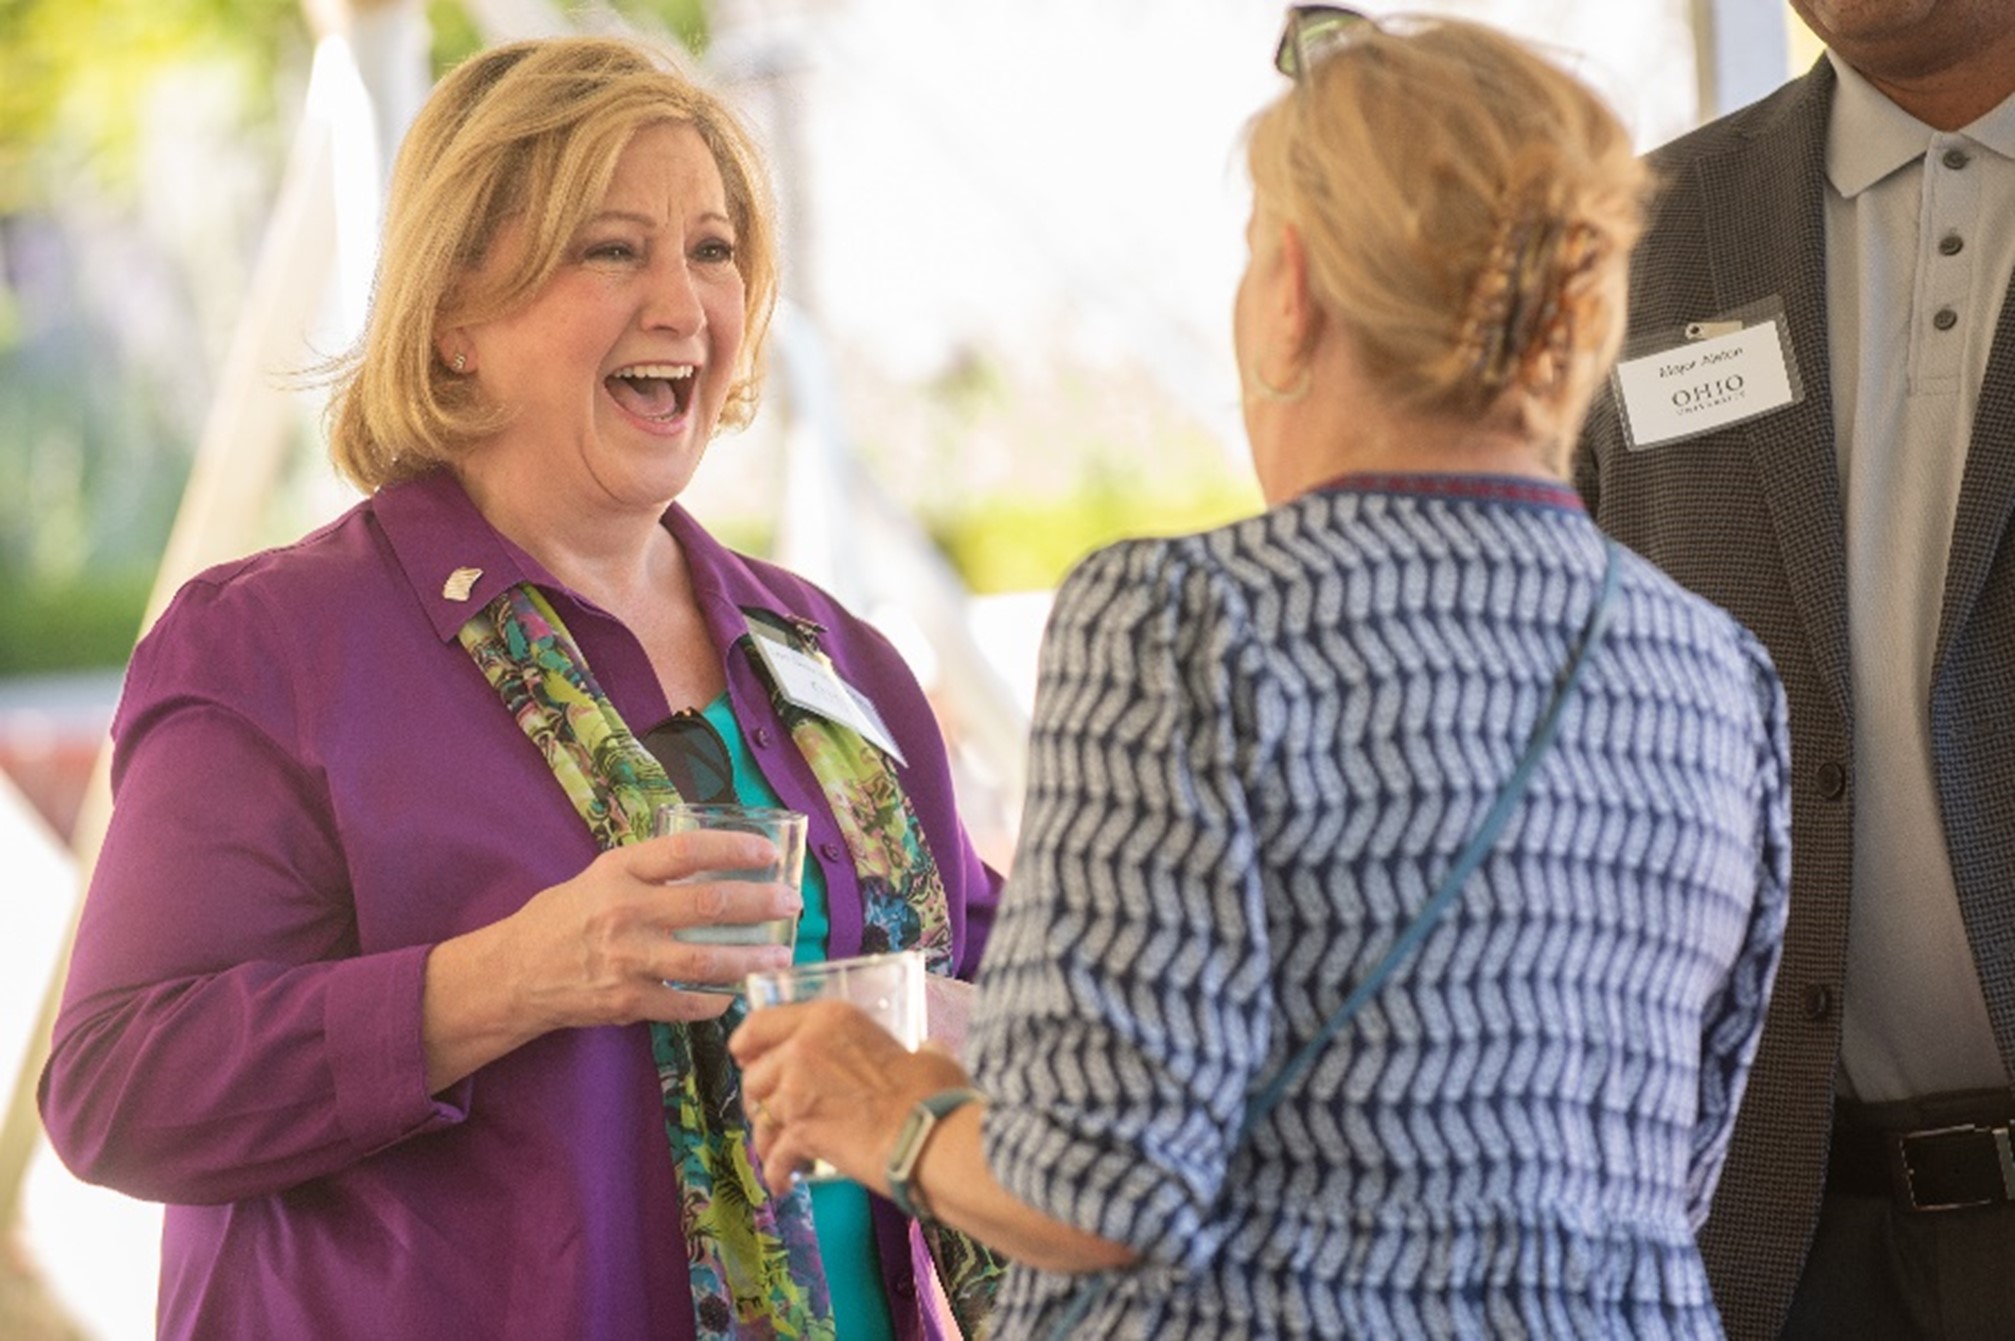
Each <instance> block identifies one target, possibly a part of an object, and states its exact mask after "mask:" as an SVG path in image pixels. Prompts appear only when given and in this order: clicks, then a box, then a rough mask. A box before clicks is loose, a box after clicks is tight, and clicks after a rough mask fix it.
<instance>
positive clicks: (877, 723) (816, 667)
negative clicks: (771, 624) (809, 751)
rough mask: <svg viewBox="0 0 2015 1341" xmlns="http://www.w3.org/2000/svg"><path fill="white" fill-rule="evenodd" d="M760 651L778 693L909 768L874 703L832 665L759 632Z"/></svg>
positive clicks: (757, 636) (756, 640)
mask: <svg viewBox="0 0 2015 1341" xmlns="http://www.w3.org/2000/svg"><path fill="white" fill-rule="evenodd" d="M755 644H756V651H757V652H758V653H759V654H760V655H761V656H762V658H763V662H764V664H765V665H767V666H768V667H769V668H770V675H771V677H772V678H773V679H774V680H775V681H776V684H777V692H779V693H781V694H782V695H783V696H784V697H785V698H786V699H788V700H790V701H791V702H792V703H795V704H797V706H799V707H800V708H803V709H804V710H805V711H806V712H815V713H817V714H818V715H819V716H821V717H823V718H825V719H826V720H827V721H829V722H838V723H839V724H840V725H841V726H845V727H851V728H852V729H853V730H854V731H856V732H858V733H860V735H861V737H862V739H864V740H866V741H868V742H869V743H870V744H872V745H874V746H875V747H876V748H878V749H880V750H881V751H882V753H884V754H886V755H888V756H889V757H890V758H891V759H894V760H895V761H896V762H897V763H899V764H903V765H907V764H908V763H909V760H907V759H905V758H903V752H902V751H901V750H899V749H897V748H896V742H895V737H894V736H893V735H891V734H890V733H889V729H888V727H887V726H886V725H885V724H884V723H883V722H882V719H881V714H880V713H878V712H876V711H875V707H874V704H873V703H872V702H870V701H869V700H868V699H867V697H866V696H865V695H863V694H861V693H860V692H859V691H858V690H856V689H855V688H854V687H853V686H852V685H850V684H848V683H846V682H845V681H844V680H842V679H840V677H839V674H838V672H836V671H835V670H833V668H832V663H830V662H828V661H824V660H821V659H820V658H818V657H814V656H808V655H806V654H805V653H803V652H800V651H798V649H797V648H795V647H791V646H789V645H788V644H786V643H782V642H779V641H778V640H776V639H775V638H771V637H766V636H764V635H763V634H762V633H760V632H758V633H757V634H756V638H755Z"/></svg>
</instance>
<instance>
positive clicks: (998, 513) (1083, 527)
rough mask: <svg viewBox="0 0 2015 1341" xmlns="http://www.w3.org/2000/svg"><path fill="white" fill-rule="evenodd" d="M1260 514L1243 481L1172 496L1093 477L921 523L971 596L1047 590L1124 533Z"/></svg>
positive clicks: (1202, 525) (1201, 526) (1160, 531)
mask: <svg viewBox="0 0 2015 1341" xmlns="http://www.w3.org/2000/svg"><path fill="white" fill-rule="evenodd" d="M1258 510H1259V500H1258V497H1257V495H1256V492H1255V491H1254V490H1253V488H1252V487H1251V486H1250V485H1249V484H1242V483H1235V482H1233V481H1231V480H1229V479H1215V480H1201V481H1198V482H1197V483H1196V484H1195V485H1194V486H1192V487H1189V488H1186V489H1181V490H1176V491H1167V490H1163V491H1152V492H1149V491H1143V490H1142V489H1141V488H1140V486H1139V482H1138V481H1130V480H1125V479H1121V478H1118V477H1117V476H1114V475H1112V474H1109V473H1106V472H1096V473H1094V474H1093V475H1092V477H1091V478H1090V479H1089V480H1088V481H1087V482H1086V483H1085V484H1084V486H1083V487H1082V488H1081V489H1079V490H1078V491H1076V492H1074V493H1070V494H1065V495H1062V496H1055V495H1050V496H1043V497H1034V496H1029V495H1019V496H1017V495H994V496H992V497H989V498H985V499H982V500H978V501H977V502H976V503H975V504H974V505H973V506H972V507H970V508H962V509H959V510H957V511H954V512H948V513H940V514H938V515H936V516H933V517H930V518H928V519H927V520H926V522H925V526H926V528H927V529H928V530H929V532H930V535H931V538H932V539H933V540H934V541H936V542H937V545H938V547H939V548H940V549H942V550H943V551H944V552H945V554H946V555H948V556H949V557H950V559H951V562H952V566H953V567H954V568H956V569H957V570H958V571H959V574H960V575H961V576H962V577H963V578H964V579H965V582H966V585H967V586H968V587H970V588H971V589H972V590H973V591H974V592H976V593H980V594H987V593H993V592H1005V591H1046V590H1048V589H1050V588H1052V587H1054V586H1056V585H1057V583H1059V582H1060V581H1062V580H1063V576H1064V574H1065V573H1067V572H1069V571H1070V569H1071V566H1072V565H1074V564H1075V563H1076V562H1077V561H1078V560H1079V559H1082V558H1083V557H1084V556H1085V555H1087V554H1089V553H1090V552H1091V551H1092V550H1094V549H1096V548H1098V547H1099V546H1101V545H1107V544H1111V543H1112V542H1113V541H1115V540H1119V539H1123V538H1125V537H1127V536H1141V535H1174V534H1178V533H1181V532H1184V531H1201V530H1205V529H1208V528H1210V527H1213V526H1219V525H1222V524H1224V523H1225V522H1229V521H1234V520H1236V519H1237V518H1240V517H1249V516H1251V515H1253V513H1255V512H1257V511H1258Z"/></svg>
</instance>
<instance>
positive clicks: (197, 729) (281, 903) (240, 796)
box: [39, 583, 466, 1203]
mask: <svg viewBox="0 0 2015 1341" xmlns="http://www.w3.org/2000/svg"><path fill="white" fill-rule="evenodd" d="M361 654H362V652H361V651H360V655H361ZM298 673H302V672H301V670H300V668H298V667H294V666H292V665H291V664H290V663H289V659H288V657H287V653H286V643H285V639H284V638H283V637H281V636H280V635H279V633H278V632H277V626H276V625H275V624H274V623H273V622H272V621H270V620H266V619H263V618H261V617H260V612H259V611H258V610H257V609H256V607H255V606H253V605H251V604H250V602H249V601H247V600H246V599H243V598H234V597H232V596H230V595H228V594H225V593H220V592H219V590H218V589H216V588H212V587H209V586H206V585H204V584H200V583H199V584H192V586H191V587H189V588H185V589H184V591H183V593H182V594H181V595H180V596H179V597H178V598H177V600H176V602H175V603H174V604H173V605H172V606H171V607H170V608H169V610H168V611H167V612H166V613H165V614H164V615H163V617H162V619H161V621H160V623H159V624H158V625H157V626H156V628H155V630H154V632H153V633H151V634H150V635H149V637H148V638H147V640H146V641H145V642H143V643H142V644H141V646H140V647H139V648H138V649H137V650H136V652H135V654H134V658H133V662H132V665H131V667H130V669H129V671H128V676H127V685H126V690H125V694H124V696H123V698H122V701H121V705H120V709H119V713H118V716H117V719H116V720H115V723H114V755H113V759H114V764H113V770H114V773H113V778H114V780H113V786H114V792H113V795H114V808H113V814H112V820H111V824H110V827H109V829H108V831H107V833H106V837H105V842H104V846H103V849H102V851H101V853H100V855H99V859H98V862H97V865H96V867H95V869H94V872H93V875H92V880H91V887H90V890H89V893H88V895H87V898H86V902H85V908H84V913H83V917H82V921H81V923H80V926H79V929H78V938H77V944H76V948H75V951H74V953H73V956H72V960H71V965H70V971H69V978H68V981H67V984H66V988H65V992H64V998H63V1004H62V1008H61V1011H60V1014H59V1016H58V1019H57V1023H56V1030H55V1037H54V1041H53V1047H52V1052H51V1056H50V1060H49V1062H48V1064H47V1066H46V1067H45V1069H44V1071H43V1075H42V1079H41V1086H40V1091H39V1098H40V1103H41V1110H42V1116H43V1121H44V1125H45V1126H46V1128H47V1130H48V1133H49V1137H50V1140H51V1142H52V1143H53V1145H54V1146H55V1148H56V1150H57V1152H58V1153H59V1154H60V1155H61V1156H62V1158H63V1160H64V1162H65V1163H66V1164H68V1165H69V1166H70V1167H71V1169H73V1170H74V1171H75V1172H76V1173H77V1174H78V1175H79V1176H81V1177H83V1178H85V1179H87V1180H89V1181H92V1182H96V1183H102V1184H105V1185H107V1186H111V1187H115V1188H118V1189H120V1190H121V1191H124V1192H127V1193H130V1194H132V1195H135V1196H140V1197H146V1198H151V1199H155V1200H162V1201H174V1202H184V1203H204V1202H223V1201H231V1200H237V1199H240V1198H243V1197H247V1196H252V1195H258V1194H262V1193H267V1192H273V1191H277V1190H280V1189H283V1188H287V1187H291V1186H294V1185H296V1184H298V1183H301V1182H303V1181H306V1180H308V1179H311V1178H314V1177H317V1176H320V1175H323V1174H327V1173H330V1172H333V1171H335V1170H337V1169H340V1168H342V1167H344V1166H346V1165H348V1164H350V1163H353V1162H354V1161H356V1160H359V1159H362V1158H364V1157H365V1156H367V1155H370V1154H371V1153H373V1152H375V1151H377V1150H380V1149H383V1148H384V1147H386V1146H388V1145H391V1144H394V1143H396V1142H398V1141H401V1140H404V1139H406V1138H408V1137H410V1136H412V1135H415V1134H417V1133H419V1132H423V1131H427V1130H431V1129H434V1128H436V1127H440V1126H443V1125H448V1124H451V1123H453V1122H456V1121H459V1120H460V1118H461V1117H462V1116H464V1114H465V1109H464V1107H463V1100H464V1099H465V1098H466V1090H465V1088H463V1087H458V1088H457V1090H455V1091H451V1092H450V1096H449V1098H448V1099H445V1100H436V1099H435V1098H434V1097H432V1096H430V1095H428V1094H427V1092H426V1081H425V1074H426V1073H425V1057H424V1051H423V1047H422V1041H421V1034H420V996H421V988H422V978H423V973H424V970H425V959H426V953H427V947H425V946H414V947H410V948H405V949H400V950H396V951H389V952H386V953H382V954H374V955H370V956H360V955H359V954H358V953H357V935H356V928H355V917H354V912H353V909H352V905H351V901H350V897H349V891H348V885H347V881H346V878H345V869H344V862H343V856H342V851H341V848H340V844H339V842H338V839H337V836H336V834H335V833H334V831H333V824H332V821H331V818H330V806H329V802H328V798H327V795H326V792H325V789H324V788H323V786H322V784H321V781H320V776H319V773H318V772H317V770H316V769H315V768H314V766H313V765H312V763H311V762H309V761H308V760H306V759H304V758H303V750H302V748H301V747H300V745H299V743H298V742H297V740H296V739H294V735H293V733H294V731H295V729H296V728H295V724H294V723H293V722H292V721H291V718H290V712H289V708H290V702H291V697H290V692H289V684H288V677H289V676H290V675H292V674H298ZM326 673H330V674H334V673H339V672H338V671H337V670H336V669H334V668H331V669H329V670H328V671H327V672H326Z"/></svg>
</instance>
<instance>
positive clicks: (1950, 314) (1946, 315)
mask: <svg viewBox="0 0 2015 1341" xmlns="http://www.w3.org/2000/svg"><path fill="white" fill-rule="evenodd" d="M1931 324H1932V325H1933V326H1936V327H1937V328H1938V329H1939V330H1941V331H1949V330H1951V329H1952V328H1953V327H1954V326H1957V325H1958V324H1959V314H1958V313H1957V312H1954V311H1953V310H1952V309H1951V308H1949V307H1941V308H1939V309H1938V312H1937V314H1936V315H1935V316H1933V317H1932V318H1931Z"/></svg>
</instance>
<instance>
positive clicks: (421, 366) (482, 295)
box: [329, 37, 777, 493]
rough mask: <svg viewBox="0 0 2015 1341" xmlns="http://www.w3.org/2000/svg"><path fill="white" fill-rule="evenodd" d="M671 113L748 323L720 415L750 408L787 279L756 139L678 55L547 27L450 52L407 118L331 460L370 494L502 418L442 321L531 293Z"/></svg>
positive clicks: (335, 405)
mask: <svg viewBox="0 0 2015 1341" xmlns="http://www.w3.org/2000/svg"><path fill="white" fill-rule="evenodd" d="M664 121H676V122H681V123H684V124H687V125H690V126H692V127H693V128H694V129H695V130H696V131H698V132H699V135H700V138H701V139H702V140H703V141H704V142H705V143H706V145H707V147H708V149H709V150H710V151H711V152H712V154H713V158H714V164H715V167H716V168H717V169H718V170H719V172H720V174H721V183H722V186H723V187H724V188H725V191H726V195H727V205H728V213H729V216H730V218H731V219H732V221H733V224H734V230H735V267H736V269H737V270H738V271H739V272H740V273H741V278H742V284H743V293H744V297H743V302H744V305H745V312H744V317H745V331H746V334H745V336H744V339H743V342H742V348H741V354H740V360H739V366H738V368H737V370H736V375H735V380H734V382H733V384H732V385H731V386H730V388H729V391H728V398H727V403H726V405H725V406H724V408H723V409H722V412H721V424H723V425H725V426H728V427H740V426H742V425H743V424H746V423H747V422H748V420H749V418H750V417H751V416H752V415H753V414H754V413H755V407H756V401H757V397H758V395H759V392H760V389H761V378H762V366H763V364H762V346H763V338H764V336H765V334H766V332H767V330H768V326H769V318H770V313H771V311H772V309H773V308H774V306H775V302H776V291H777V252H776V227H775V222H774V209H773V206H772V204H771V201H770V197H769V190H768V185H767V178H766V175H765V173H764V170H763V167H762V161H761V158H760V156H759V154H758V153H757V151H756V147H755V144H754V142H753V141H752V140H751V138H750V136H749V134H748V132H747V131H746V130H744V129H743V128H742V126H741V125H740V124H739V123H738V122H737V121H736V119H735V117H734V116H733V115H732V114H731V113H730V112H729V110H728V109H727V107H726V105H725V104H723V103H722V102H721V101H720V100H719V99H718V98H716V97H714V96H713V95H712V94H710V93H708V92H707V91H706V90H704V89H702V88H700V87H698V86H697V85H695V84H694V83H693V81H692V80H691V79H690V78H688V77H687V76H685V75H683V74H681V73H680V72H679V70H678V68H677V65H676V63H675V61H674V60H673V59H672V58H671V56H670V55H669V53H668V52H664V51H660V50H658V49H656V48H654V47H652V46H649V45H647V44H645V43H643V42H640V41H638V40H635V39H630V38H616V37H558V38H540V39H535V40H532V41H524V42H513V43H510V44H507V45H504V46H500V47H496V48H494V49H492V50H489V51H485V52H482V53H480V54H478V55H476V56H473V57H471V58H470V59H469V60H468V61H466V62H464V63H463V64H461V65H459V66H457V67H456V68H455V69H454V70H452V71H450V72H449V73H448V75H447V76H446V77H444V78H443V79H442V80H441V82H440V84H439V85H438V86H437V87H436V88H435V89H434V91H433V93H432V95H431V96H430V97H429V98H428V100H427V103H426V105H425V107H423V108H422V109H421V111H420V114H419V116H418V117H417V118H416V119H415V120H414V122H413V125H412V128H411V129H410V130H409V131H408V132H407V135H406V139H405V143H404V144H403V145H402V146H401V148H400V150H399V155H398V160H397V162H396V164H395V165H394V168H393V173H392V185H391V192H390V198H389V204H388V209H387V214H386V220H385V234H384V249H383V253H382V258H381V260H380V262H379V266H378V275H377V283H376V287H375V289H374V291H373V293H372V298H371V312H370V317H369V320H368V321H367V323H366V325H365V330H364V335H363V338H362V340H361V341H360V342H359V344H358V346H357V348H356V349H355V350H354V351H353V352H352V353H351V354H350V355H349V356H348V357H347V358H346V359H344V360H342V361H341V362H340V363H339V364H338V365H337V367H336V369H335V387H334V399H333V401H332V403H331V405H330V412H329V439H330V442H329V451H330V456H331V458H332V459H333V461H334V462H335V465H336V468H337V470H339V471H340V472H341V473H342V474H343V475H344V476H345V477H347V478H348V479H349V480H350V481H351V482H353V483H354V484H356V485H357V486H358V487H359V488H361V489H363V490H364V491H365V492H367V493H368V492H371V491H374V490H376V489H379V488H382V487H383V486H385V485H387V484H391V483H394V482H397V481H399V480H404V479H410V478H412V477H414V476H417V475H422V474H425V473H426V472H428V471H430V470H433V469H435V468H437V467H439V466H442V465H446V464H448V463H451V462H453V461H454V460H456V459H457V458H458V457H459V456H460V455H461V454H462V453H463V452H465V451H466V450H467V449H468V448H469V446H470V445H471V444H473V443H475V442H477V441H479V440H480V439H482V438H484V437H486V436H488V435H490V434H491V433H494V432H495V431H496V430H497V429H498V428H499V427H500V426H501V425H502V422H503V417H502V414H501V412H500V411H499V410H498V408H497V407H496V406H494V405H491V404H489V403H487V402H485V401H484V400H483V399H482V398H481V397H479V396H478V395H477V392H476V387H475V383H474V379H473V378H466V377H458V376H456V375H455V374H454V372H453V371H452V370H451V369H450V368H448V367H446V366H444V364H443V363H442V361H441V356H440V353H439V351H438V348H437V343H436V342H437V339H438V337H439V335H440V334H441V332H443V331H445V330H447V329H450V328H453V327H455V326H459V325H464V324H467V323H470V322H478V321H484V320H487V319H490V318H493V317H496V316H499V315H502V314H505V313H508V312H510V311H512V310H514V309H515V308H517V307H518V306H520V305H522V304H523V303H524V302H525V301H527V300H528V299H529V298H530V297H531V296H532V295H533V294H535V293H536V292H537V291H538V290H539V288H540V286H541V285H543V284H544V283H545V282H546V280H547V279H548V278H549V277H550V276H551V275H552V273H553V271H554V269H555V268H556V267H557V266H558V265H559V262H560V260H561V258H562V256H563V254H564V252H565V250H566V247H567V245H568V243H569V242H570V241H571V240H572V238H573V237H574V235H575V233H576V232H577V231H578V230H579V229H580V227H581V226H582V224H583V223H584V222H585V221H586V219H587V218H588V216H589V215H590V214H592V213H593V212H594V210H595V209H597V208H598V207H599V204H600V202H601V200H602V199H603V198H604V196H605V195H606V193H607V191H608V187H609V182H610V179H611V177H612V176H613V174H614V171H615V166H616V160H617V159H618V158H619V157H621V155H622V152H623V150H624V148H625V147H626V146H627V145H628V144H629V142H630V140H631V138H632V137H633V136H634V135H635V134H636V133H637V132H638V131H639V130H641V129H643V128H644V127H646V126H649V125H652V124H655V123H659V122H664ZM507 223H509V224H512V225H513V226H514V231H516V232H518V233H519V235H520V236H521V237H522V243H523V246H524V264H523V265H521V266H516V267H512V268H510V269H509V270H508V271H507V272H505V273H500V274H496V275H492V276H489V277H487V278H486V277H485V276H484V275H483V274H482V272H481V267H482V263H483V259H484V257H485V256H486V255H487V254H488V252H489V249H490V247H491V245H492V244H493V243H494V242H495V241H496V240H497V237H498V235H499V233H500V231H501V230H502V229H503V228H504V226H505V225H506V224H507Z"/></svg>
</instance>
